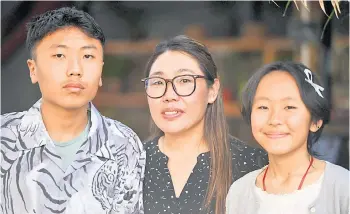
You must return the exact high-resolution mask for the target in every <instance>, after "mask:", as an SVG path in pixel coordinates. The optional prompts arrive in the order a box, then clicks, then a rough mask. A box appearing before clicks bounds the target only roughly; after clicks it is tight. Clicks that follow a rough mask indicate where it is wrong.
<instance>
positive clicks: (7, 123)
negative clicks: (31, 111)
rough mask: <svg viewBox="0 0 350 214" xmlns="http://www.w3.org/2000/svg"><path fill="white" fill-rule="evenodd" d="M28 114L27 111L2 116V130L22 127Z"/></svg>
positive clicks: (0, 119)
mask: <svg viewBox="0 0 350 214" xmlns="http://www.w3.org/2000/svg"><path fill="white" fill-rule="evenodd" d="M26 113H27V111H22V112H11V113H5V114H2V115H1V117H0V122H1V128H9V127H11V126H17V125H20V124H21V122H22V119H23V117H24V116H25V114H26Z"/></svg>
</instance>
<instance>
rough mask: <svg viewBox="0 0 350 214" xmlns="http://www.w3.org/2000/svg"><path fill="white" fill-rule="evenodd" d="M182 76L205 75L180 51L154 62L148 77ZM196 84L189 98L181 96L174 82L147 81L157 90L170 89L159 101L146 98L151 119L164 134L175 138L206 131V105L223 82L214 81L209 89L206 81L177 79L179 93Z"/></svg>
mask: <svg viewBox="0 0 350 214" xmlns="http://www.w3.org/2000/svg"><path fill="white" fill-rule="evenodd" d="M180 75H204V73H203V72H202V71H201V69H200V67H199V64H198V62H197V61H196V60H195V59H194V58H193V57H191V56H190V55H188V54H186V53H183V52H178V51H167V52H165V53H163V54H161V55H160V56H159V57H158V58H157V59H156V60H155V62H154V63H153V65H152V67H151V70H150V74H149V77H150V78H151V77H162V78H164V79H170V80H171V79H173V78H174V77H176V76H180ZM194 81H195V82H196V87H195V89H194V92H193V93H192V94H191V95H190V96H179V95H178V94H177V93H175V91H174V89H173V86H172V84H171V83H164V82H161V81H159V80H157V81H153V80H149V81H148V82H149V83H148V85H149V86H150V85H151V84H152V85H153V86H152V87H155V88H156V89H157V88H165V87H164V85H166V88H167V89H166V93H165V94H164V95H163V96H162V97H160V98H156V99H154V98H150V97H147V99H148V104H149V108H150V112H151V116H152V119H153V121H154V122H155V124H156V125H157V126H158V128H160V129H161V130H162V131H163V132H164V133H166V134H173V135H176V134H180V133H183V132H187V131H189V130H195V131H197V130H198V131H199V132H203V128H204V115H205V112H206V109H207V106H208V104H209V103H213V102H214V101H215V99H216V97H217V95H218V90H219V87H220V83H219V81H218V80H215V82H214V85H213V86H210V87H208V85H207V82H206V80H205V79H204V78H197V79H195V80H194V79H191V78H178V80H177V81H176V82H177V83H176V84H177V86H178V88H177V90H178V91H179V92H180V91H181V90H180V87H183V91H186V87H187V88H189V87H192V84H193V82H194ZM174 82H175V80H174Z"/></svg>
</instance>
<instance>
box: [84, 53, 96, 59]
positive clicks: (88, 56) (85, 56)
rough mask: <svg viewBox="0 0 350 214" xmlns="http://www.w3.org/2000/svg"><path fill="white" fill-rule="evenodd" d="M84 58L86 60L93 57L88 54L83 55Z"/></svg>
mask: <svg viewBox="0 0 350 214" xmlns="http://www.w3.org/2000/svg"><path fill="white" fill-rule="evenodd" d="M84 58H86V59H93V58H95V57H94V56H93V55H90V54H85V55H84Z"/></svg>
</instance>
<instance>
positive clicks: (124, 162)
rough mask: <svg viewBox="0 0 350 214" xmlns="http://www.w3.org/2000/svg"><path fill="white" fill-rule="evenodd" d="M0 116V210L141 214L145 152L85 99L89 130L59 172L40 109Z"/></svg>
mask: <svg viewBox="0 0 350 214" xmlns="http://www.w3.org/2000/svg"><path fill="white" fill-rule="evenodd" d="M40 105H41V100H39V101H38V102H37V103H36V104H34V106H33V107H32V108H30V109H29V110H28V111H25V112H15V113H9V114H5V115H1V149H0V160H1V171H0V179H1V180H0V195H1V199H0V205H1V210H0V213H3V214H27V213H30V214H34V213H35V214H50V213H67V214H71V213H72V214H80V213H81V214H83V213H93V214H98V213H103V214H112V213H118V214H123V213H125V214H129V213H130V214H131V213H132V214H136V213H140V214H142V213H143V203H142V180H143V176H144V168H145V155H146V154H145V151H144V149H143V147H142V143H141V142H140V139H139V138H138V136H137V135H136V134H135V133H134V132H133V131H132V130H131V129H130V128H129V127H127V126H125V125H123V124H122V123H120V122H118V121H115V120H112V119H109V118H106V117H104V116H102V115H101V114H100V113H99V112H98V111H97V109H96V108H95V107H94V106H93V105H92V104H91V103H90V105H89V106H90V107H89V109H90V111H91V128H90V131H89V136H88V139H87V140H86V141H85V142H84V143H83V144H82V146H81V147H80V149H79V151H78V152H77V154H76V158H75V160H74V161H73V163H72V164H71V165H70V166H69V167H68V168H67V169H66V171H64V169H63V167H62V161H61V157H60V156H59V155H58V154H57V153H56V152H55V145H54V143H53V142H52V140H51V139H50V137H49V135H48V133H47V131H46V129H45V126H44V123H43V120H42V118H41V113H40Z"/></svg>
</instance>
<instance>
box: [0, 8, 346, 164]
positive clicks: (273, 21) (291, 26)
mask: <svg viewBox="0 0 350 214" xmlns="http://www.w3.org/2000/svg"><path fill="white" fill-rule="evenodd" d="M62 6H75V7H76V8H78V9H82V10H84V11H86V12H88V13H90V14H91V15H92V16H93V17H94V18H95V19H96V21H97V22H98V23H99V24H100V26H101V27H102V29H103V31H104V33H105V36H106V39H107V42H106V46H105V65H104V71H103V81H104V84H103V87H102V88H100V90H99V92H98V95H97V96H96V98H95V100H93V103H94V104H95V105H96V107H97V108H98V109H99V110H100V111H101V112H102V114H104V115H106V116H108V117H111V118H114V119H117V120H119V121H121V122H123V123H124V124H126V125H128V126H129V127H131V128H133V130H134V131H135V132H136V133H137V134H138V135H139V136H140V138H141V140H145V139H146V138H147V136H148V134H149V128H148V127H149V120H150V114H149V111H148V106H147V100H146V95H145V93H144V88H143V84H142V83H141V81H140V80H141V78H143V77H144V67H145V65H146V62H147V60H148V57H149V56H150V55H151V53H152V51H153V49H154V47H155V46H156V44H157V43H158V42H160V41H161V40H164V39H167V38H170V37H173V36H176V35H179V34H185V35H188V36H191V37H193V38H195V39H198V40H199V41H201V42H202V43H204V44H206V45H207V46H208V47H209V50H210V51H211V53H212V54H213V57H214V60H215V62H216V64H217V67H218V70H219V73H220V76H221V81H222V84H223V96H224V100H225V113H226V115H227V121H228V123H229V125H230V132H231V134H232V135H234V136H236V137H238V138H241V139H242V140H244V141H246V142H247V143H248V144H251V145H255V142H254V140H253V138H252V136H251V133H250V129H249V127H248V126H247V125H246V124H245V123H244V122H243V120H242V119H241V116H240V113H239V106H240V103H239V94H240V91H241V89H242V87H243V85H244V84H245V83H246V81H247V80H248V78H249V77H250V76H251V75H252V74H253V72H254V71H255V70H256V69H258V68H259V67H261V66H262V65H263V64H265V63H270V62H273V61H276V60H296V61H301V62H303V63H304V64H306V65H307V66H309V67H310V68H311V70H312V71H313V72H316V73H317V74H318V75H319V76H320V78H321V80H322V81H323V84H324V85H325V86H326V88H327V89H328V90H327V91H328V93H330V95H331V100H330V103H331V105H332V119H331V122H330V124H329V125H328V126H326V128H325V130H324V133H323V136H322V138H321V139H320V141H319V142H318V143H317V145H316V146H315V151H316V152H317V153H318V154H319V155H320V156H321V158H322V159H325V160H328V161H330V162H333V163H337V164H339V165H342V166H344V167H346V168H349V2H348V1H343V2H340V5H339V6H340V10H341V13H340V14H338V18H337V17H336V16H335V14H334V13H333V14H334V15H332V16H331V17H330V18H328V17H327V16H326V15H325V13H327V14H328V15H330V14H332V11H333V6H332V3H331V2H330V1H325V2H324V11H323V10H322V7H321V5H320V3H319V2H318V1H309V2H308V4H307V7H305V5H303V4H302V2H298V5H297V6H298V9H297V6H296V5H295V3H294V2H293V1H289V2H287V1H248V2H242V1H238V2H234V1H224V2H219V1H216V2H209V1H196V2H183V1H179V2H168V1H167V2H135V1H132V2H102V1H88V2H84V1H59V2H58V1H47V2H45V1H40V2H35V1H17V2H15V1H1V114H4V113H8V112H13V111H23V110H26V109H28V108H30V107H31V106H32V105H33V104H34V103H35V102H36V101H37V100H38V99H39V98H40V91H39V87H38V86H37V85H32V84H31V82H30V79H29V72H28V68H27V65H26V60H27V59H28V57H29V53H28V51H27V49H26V48H25V38H26V30H25V24H26V22H27V21H28V20H29V18H30V17H32V16H33V15H36V14H40V13H43V12H45V11H47V10H51V9H55V8H59V7H62ZM324 12H325V13H324Z"/></svg>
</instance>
